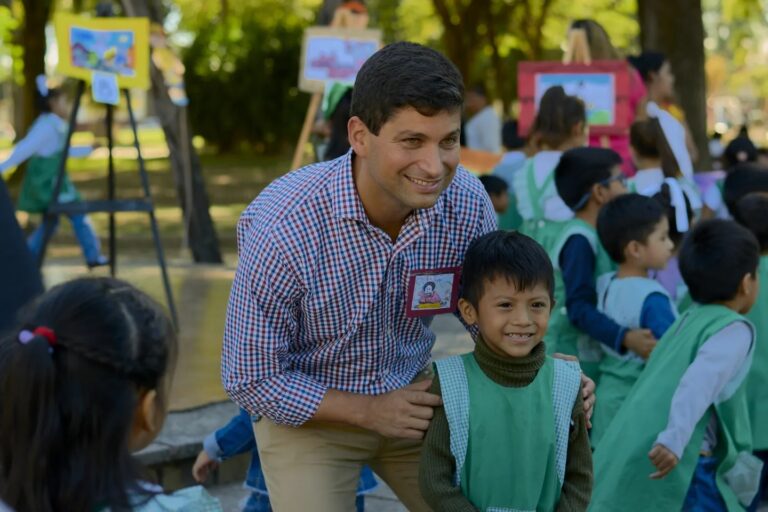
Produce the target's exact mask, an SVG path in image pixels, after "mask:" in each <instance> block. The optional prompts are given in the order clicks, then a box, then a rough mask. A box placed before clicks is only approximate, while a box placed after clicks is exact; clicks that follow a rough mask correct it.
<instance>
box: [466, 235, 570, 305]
mask: <svg viewBox="0 0 768 512" xmlns="http://www.w3.org/2000/svg"><path fill="white" fill-rule="evenodd" d="M498 278H504V279H508V280H510V281H512V282H513V283H514V284H515V287H516V288H517V289H518V290H526V289H530V288H532V287H534V286H536V285H538V284H541V285H543V286H544V287H545V288H546V289H547V291H548V292H549V296H550V298H551V297H552V296H553V294H554V289H555V276H554V271H553V269H552V262H551V261H550V260H549V256H547V252H546V251H545V250H544V248H543V247H542V246H541V245H539V244H538V243H537V242H536V241H535V240H534V239H533V238H531V237H528V236H526V235H523V234H521V233H518V232H517V231H504V230H499V231H492V232H491V233H486V234H485V235H483V236H481V237H479V238H476V239H475V240H474V241H472V243H471V244H469V248H468V249H467V253H466V255H465V256H464V267H463V270H462V282H463V288H462V293H461V296H462V297H463V298H464V299H466V300H468V301H469V302H470V303H471V304H472V305H473V306H475V307H477V305H478V303H479V302H480V298H481V297H482V295H483V290H484V286H485V282H486V281H492V280H495V279H498Z"/></svg>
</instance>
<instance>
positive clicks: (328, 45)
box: [299, 27, 381, 93]
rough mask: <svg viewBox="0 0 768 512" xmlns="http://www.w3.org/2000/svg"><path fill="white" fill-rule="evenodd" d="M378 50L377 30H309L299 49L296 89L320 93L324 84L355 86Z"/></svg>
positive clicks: (313, 28) (379, 41)
mask: <svg viewBox="0 0 768 512" xmlns="http://www.w3.org/2000/svg"><path fill="white" fill-rule="evenodd" d="M380 47H381V31H380V30H375V29H350V28H334V27H311V28H308V29H307V30H306V31H305V32H304V41H303V43H302V47H301V64H300V66H299V89H301V90H302V91H304V92H311V93H321V92H323V89H324V88H325V85H326V84H327V83H331V82H339V83H343V84H350V85H351V84H354V83H355V77H356V76H357V72H358V71H360V68H361V67H362V65H363V63H364V62H365V61H366V60H368V58H369V57H370V56H371V55H373V54H374V53H376V51H377V50H378V49H379V48H380Z"/></svg>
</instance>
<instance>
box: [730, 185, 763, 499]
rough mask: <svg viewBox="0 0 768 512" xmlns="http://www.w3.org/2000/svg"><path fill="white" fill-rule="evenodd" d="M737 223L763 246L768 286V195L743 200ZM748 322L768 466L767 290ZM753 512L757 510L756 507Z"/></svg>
mask: <svg viewBox="0 0 768 512" xmlns="http://www.w3.org/2000/svg"><path fill="white" fill-rule="evenodd" d="M733 216H734V218H735V219H736V222H738V223H739V224H741V225H742V226H744V227H746V228H747V229H749V230H750V231H751V232H752V233H753V234H754V235H755V237H757V241H758V243H759V244H760V254H761V256H760V268H759V270H758V274H760V281H761V282H762V283H768V222H766V219H768V194H767V193H765V192H753V193H751V194H748V195H746V196H744V197H743V198H741V199H740V200H739V201H738V202H737V203H736V207H735V208H734V212H733ZM746 316H747V319H749V321H750V322H752V324H753V325H754V326H755V336H756V338H757V343H755V355H754V358H753V361H752V369H751V370H750V372H749V377H747V403H748V404H749V417H750V420H751V423H752V441H753V444H754V446H753V449H754V450H755V455H756V456H757V457H759V458H760V459H761V460H762V461H763V463H764V464H765V463H768V289H766V288H765V287H763V288H762V289H761V290H760V292H759V293H758V294H757V300H756V301H755V305H754V306H752V309H751V310H750V311H749V313H747V315H746ZM766 480H768V476H766V468H765V467H764V468H763V476H762V478H761V485H760V492H759V493H758V496H757V498H756V500H758V502H759V500H760V498H762V496H763V495H764V494H765V487H766ZM750 510H757V504H756V503H753V506H752V507H751V508H750Z"/></svg>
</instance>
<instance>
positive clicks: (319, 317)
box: [222, 152, 496, 425]
mask: <svg viewBox="0 0 768 512" xmlns="http://www.w3.org/2000/svg"><path fill="white" fill-rule="evenodd" d="M351 155H352V153H351V152H350V153H347V155H345V156H343V157H340V158H338V159H336V160H332V161H330V162H324V163H320V164H316V165H311V166H308V167H304V168H302V169H299V170H298V171H294V172H291V173H289V174H287V175H286V176H284V177H282V178H280V179H278V180H276V181H275V182H273V183H272V184H270V185H269V186H268V187H267V188H266V189H265V190H264V191H263V192H262V193H261V194H260V195H259V196H258V197H257V198H256V199H255V200H254V201H253V202H252V203H251V204H250V206H248V208H246V210H245V212H243V214H242V216H241V217H240V221H239V223H238V227H237V238H238V251H239V263H238V267H237V272H236V274H235V280H234V283H233V285H232V291H231V294H230V298H229V305H228V308H227V319H226V327H225V330H224V347H223V352H222V380H223V382H224V387H225V389H226V390H227V392H228V394H229V395H230V397H231V398H232V399H233V400H234V401H235V402H237V403H238V404H240V405H241V406H242V407H243V408H245V409H247V410H248V411H249V412H250V413H251V414H257V415H263V416H267V417H269V418H271V419H272V420H274V421H275V422H277V423H284V424H290V425H301V424H302V423H304V422H305V421H307V420H309V419H310V418H311V417H312V416H314V414H315V412H316V411H317V408H318V406H319V405H320V402H321V400H322V399H323V396H324V394H325V391H326V390H327V389H329V388H332V389H337V390H341V391H348V392H352V393H362V394H369V395H377V394H381V393H387V392H389V391H393V390H395V389H398V388H401V387H403V386H405V385H407V384H408V383H409V382H411V380H412V379H413V378H414V377H415V376H416V375H417V374H418V373H419V372H420V371H421V370H422V369H424V367H425V366H426V365H427V364H428V362H429V357H430V352H431V349H432V345H433V344H434V341H435V335H434V334H433V333H432V331H430V329H429V328H428V327H427V326H426V325H425V323H423V322H422V321H420V320H419V319H418V318H410V317H406V314H405V312H406V293H407V289H408V280H409V279H408V278H409V276H410V273H411V272H412V271H415V270H424V269H440V268H446V267H460V266H461V264H462V261H463V258H464V252H465V251H466V249H467V246H468V245H469V242H470V241H472V240H473V239H474V238H476V237H477V236H479V235H482V234H484V233H487V232H489V231H492V230H494V229H495V228H496V215H495V213H494V211H493V208H492V206H491V203H490V200H489V199H488V196H487V195H486V193H485V190H484V189H483V187H482V185H481V184H480V182H479V181H478V180H477V179H475V178H474V177H472V176H471V175H470V174H469V173H468V172H467V171H466V170H465V169H463V168H461V167H459V169H458V170H457V171H456V175H455V177H454V179H453V182H452V183H451V185H449V186H448V188H447V189H446V190H445V191H444V192H443V193H442V194H441V195H440V198H439V199H438V201H437V203H436V204H435V206H433V207H432V208H429V209H426V210H416V211H414V212H413V213H412V214H411V215H409V216H408V218H407V219H406V221H405V224H404V225H403V227H402V229H401V231H400V234H399V236H398V238H397V241H396V242H394V243H393V242H392V240H391V239H390V238H389V237H388V236H387V235H386V234H385V233H384V231H382V230H381V229H379V228H377V227H375V226H374V225H372V224H371V223H370V221H369V220H368V217H367V216H366V214H365V210H364V209H363V205H362V203H361V202H360V198H359V196H358V195H357V191H356V189H355V184H354V180H353V176H352V166H351V158H352V157H351Z"/></svg>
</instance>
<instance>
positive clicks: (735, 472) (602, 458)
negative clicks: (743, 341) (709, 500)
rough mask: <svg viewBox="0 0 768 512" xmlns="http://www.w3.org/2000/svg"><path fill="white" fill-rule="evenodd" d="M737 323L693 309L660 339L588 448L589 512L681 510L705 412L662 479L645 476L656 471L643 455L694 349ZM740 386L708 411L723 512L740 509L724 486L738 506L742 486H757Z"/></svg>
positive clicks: (726, 314)
mask: <svg viewBox="0 0 768 512" xmlns="http://www.w3.org/2000/svg"><path fill="white" fill-rule="evenodd" d="M744 320H745V318H744V317H743V316H741V315H739V314H738V313H736V312H735V311H733V310H730V309H728V308H726V307H724V306H719V305H706V306H701V305H697V306H694V307H692V308H691V309H689V310H688V311H687V312H686V313H685V314H683V315H682V316H681V317H680V318H678V320H677V321H676V322H675V323H674V324H673V325H672V327H670V328H669V330H668V331H667V333H666V334H665V335H664V336H663V337H662V338H661V340H659V343H658V345H657V346H656V349H655V350H654V351H653V352H652V353H651V356H650V358H649V359H648V362H647V364H646V367H645V370H643V373H642V375H640V378H639V379H638V381H637V382H636V383H635V386H634V387H633V388H632V391H631V392H630V394H629V396H628V397H627V399H626V401H625V402H624V405H623V406H622V407H621V409H620V410H619V412H618V414H617V415H616V417H615V418H614V420H613V422H612V423H611V425H610V427H609V428H608V430H607V431H606V433H605V435H604V436H603V439H602V440H601V441H600V445H599V446H598V447H597V449H596V450H595V453H594V469H595V488H594V490H593V493H592V501H591V504H590V507H589V510H590V511H594V512H609V511H610V512H615V511H617V510H621V511H623V512H633V511H637V512H645V511H648V510H664V511H666V510H680V509H681V507H682V505H683V502H684V500H685V496H686V494H687V492H688V488H689V487H690V484H691V479H692V478H693V475H694V471H695V469H696V465H697V463H698V460H699V450H700V447H701V442H702V440H703V438H704V432H705V430H706V427H707V424H708V422H709V419H710V415H709V414H705V415H704V416H703V417H702V418H701V420H699V422H698V424H697V425H696V427H695V429H694V431H693V434H692V435H691V439H690V441H689V442H688V445H687V446H686V447H685V450H684V451H683V454H682V458H681V459H680V461H679V463H678V465H677V466H676V467H675V468H674V469H673V470H672V471H671V472H670V473H669V474H668V475H667V476H666V477H665V478H663V479H661V480H651V479H650V478H648V475H650V474H652V473H654V472H655V471H656V469H655V467H654V466H653V464H651V461H650V460H649V458H648V452H650V450H651V449H652V447H653V445H654V443H655V442H656V437H657V436H658V435H659V434H660V433H661V432H662V431H664V429H666V427H667V422H668V419H669V408H670V405H671V403H672V398H673V396H674V394H675V391H676V390H677V387H678V385H679V384H680V380H681V378H682V376H683V374H684V373H685V372H686V370H687V369H688V367H689V366H690V364H691V363H692V362H693V360H694V359H695V358H696V354H697V352H698V350H699V348H701V346H702V345H703V344H704V343H705V342H706V341H707V340H708V339H709V338H711V337H712V336H713V335H714V334H716V333H717V332H719V331H721V330H722V329H724V328H725V327H727V326H728V325H730V324H732V323H734V322H737V321H744ZM753 346H754V344H753ZM750 360H751V358H750ZM750 360H748V361H747V364H745V367H744V369H743V373H744V374H746V373H747V372H748V370H749V364H750V362H751V361H750ZM744 381H745V379H736V380H735V381H734V382H733V383H731V384H729V385H728V386H726V389H725V390H724V392H723V393H722V394H721V397H720V401H717V402H716V403H715V404H713V406H712V407H711V408H710V409H709V410H708V412H710V411H713V412H715V413H716V416H717V418H718V444H717V447H716V448H715V453H714V455H715V457H716V458H717V459H718V460H719V461H720V463H719V465H718V468H717V476H716V482H717V487H718V490H719V491H720V494H721V495H722V497H723V499H724V500H725V503H726V505H727V507H728V510H742V508H743V507H742V505H740V504H739V498H738V497H737V491H734V490H733V489H732V488H731V485H732V486H734V487H735V488H736V489H738V492H739V494H740V496H741V499H742V502H744V501H751V498H752V497H753V496H754V494H752V495H751V496H749V495H748V494H749V493H748V492H747V493H745V492H744V486H745V482H746V486H747V487H749V486H751V485H752V484H756V478H759V471H760V469H761V466H762V465H761V464H760V463H759V462H757V464H755V461H756V459H755V458H754V457H752V455H751V454H750V453H751V451H752V436H751V432H750V425H749V415H748V411H747V399H746V385H745V382H744ZM727 481H728V482H730V484H729V483H726V482H727ZM755 490H756V487H755Z"/></svg>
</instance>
